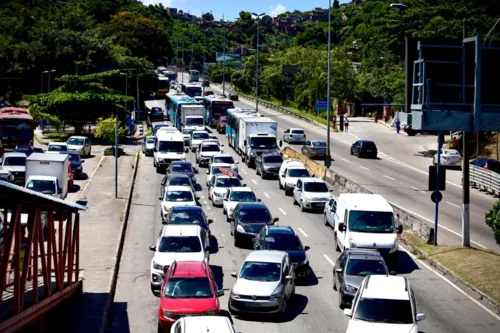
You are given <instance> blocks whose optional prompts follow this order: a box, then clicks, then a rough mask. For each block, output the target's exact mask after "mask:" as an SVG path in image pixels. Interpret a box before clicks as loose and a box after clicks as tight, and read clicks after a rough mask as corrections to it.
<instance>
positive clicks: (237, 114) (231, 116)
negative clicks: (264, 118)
mask: <svg viewBox="0 0 500 333" xmlns="http://www.w3.org/2000/svg"><path fill="white" fill-rule="evenodd" d="M259 115H260V114H259V113H257V110H255V109H250V108H244V109H243V108H234V109H228V110H227V114H226V136H227V141H228V143H229V146H230V147H238V138H239V135H238V131H239V128H240V126H239V121H240V119H241V118H244V117H255V116H259Z"/></svg>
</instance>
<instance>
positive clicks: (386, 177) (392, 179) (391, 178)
mask: <svg viewBox="0 0 500 333" xmlns="http://www.w3.org/2000/svg"><path fill="white" fill-rule="evenodd" d="M384 177H385V178H387V179H390V180H395V179H394V178H392V177H389V176H386V175H384Z"/></svg>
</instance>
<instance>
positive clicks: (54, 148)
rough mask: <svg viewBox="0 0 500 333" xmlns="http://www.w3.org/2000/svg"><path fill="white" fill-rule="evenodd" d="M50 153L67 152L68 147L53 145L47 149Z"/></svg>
mask: <svg viewBox="0 0 500 333" xmlns="http://www.w3.org/2000/svg"><path fill="white" fill-rule="evenodd" d="M47 150H48V151H67V150H68V146H66V145H51V144H49V147H48V148H47Z"/></svg>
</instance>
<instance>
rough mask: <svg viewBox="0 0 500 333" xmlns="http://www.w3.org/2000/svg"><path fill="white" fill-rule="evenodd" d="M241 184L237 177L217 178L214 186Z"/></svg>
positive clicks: (235, 185)
mask: <svg viewBox="0 0 500 333" xmlns="http://www.w3.org/2000/svg"><path fill="white" fill-rule="evenodd" d="M238 186H241V183H240V180H239V179H238V178H218V179H217V181H216V182H215V187H238Z"/></svg>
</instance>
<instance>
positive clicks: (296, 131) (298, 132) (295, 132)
mask: <svg viewBox="0 0 500 333" xmlns="http://www.w3.org/2000/svg"><path fill="white" fill-rule="evenodd" d="M292 133H293V134H304V131H303V130H292Z"/></svg>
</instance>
